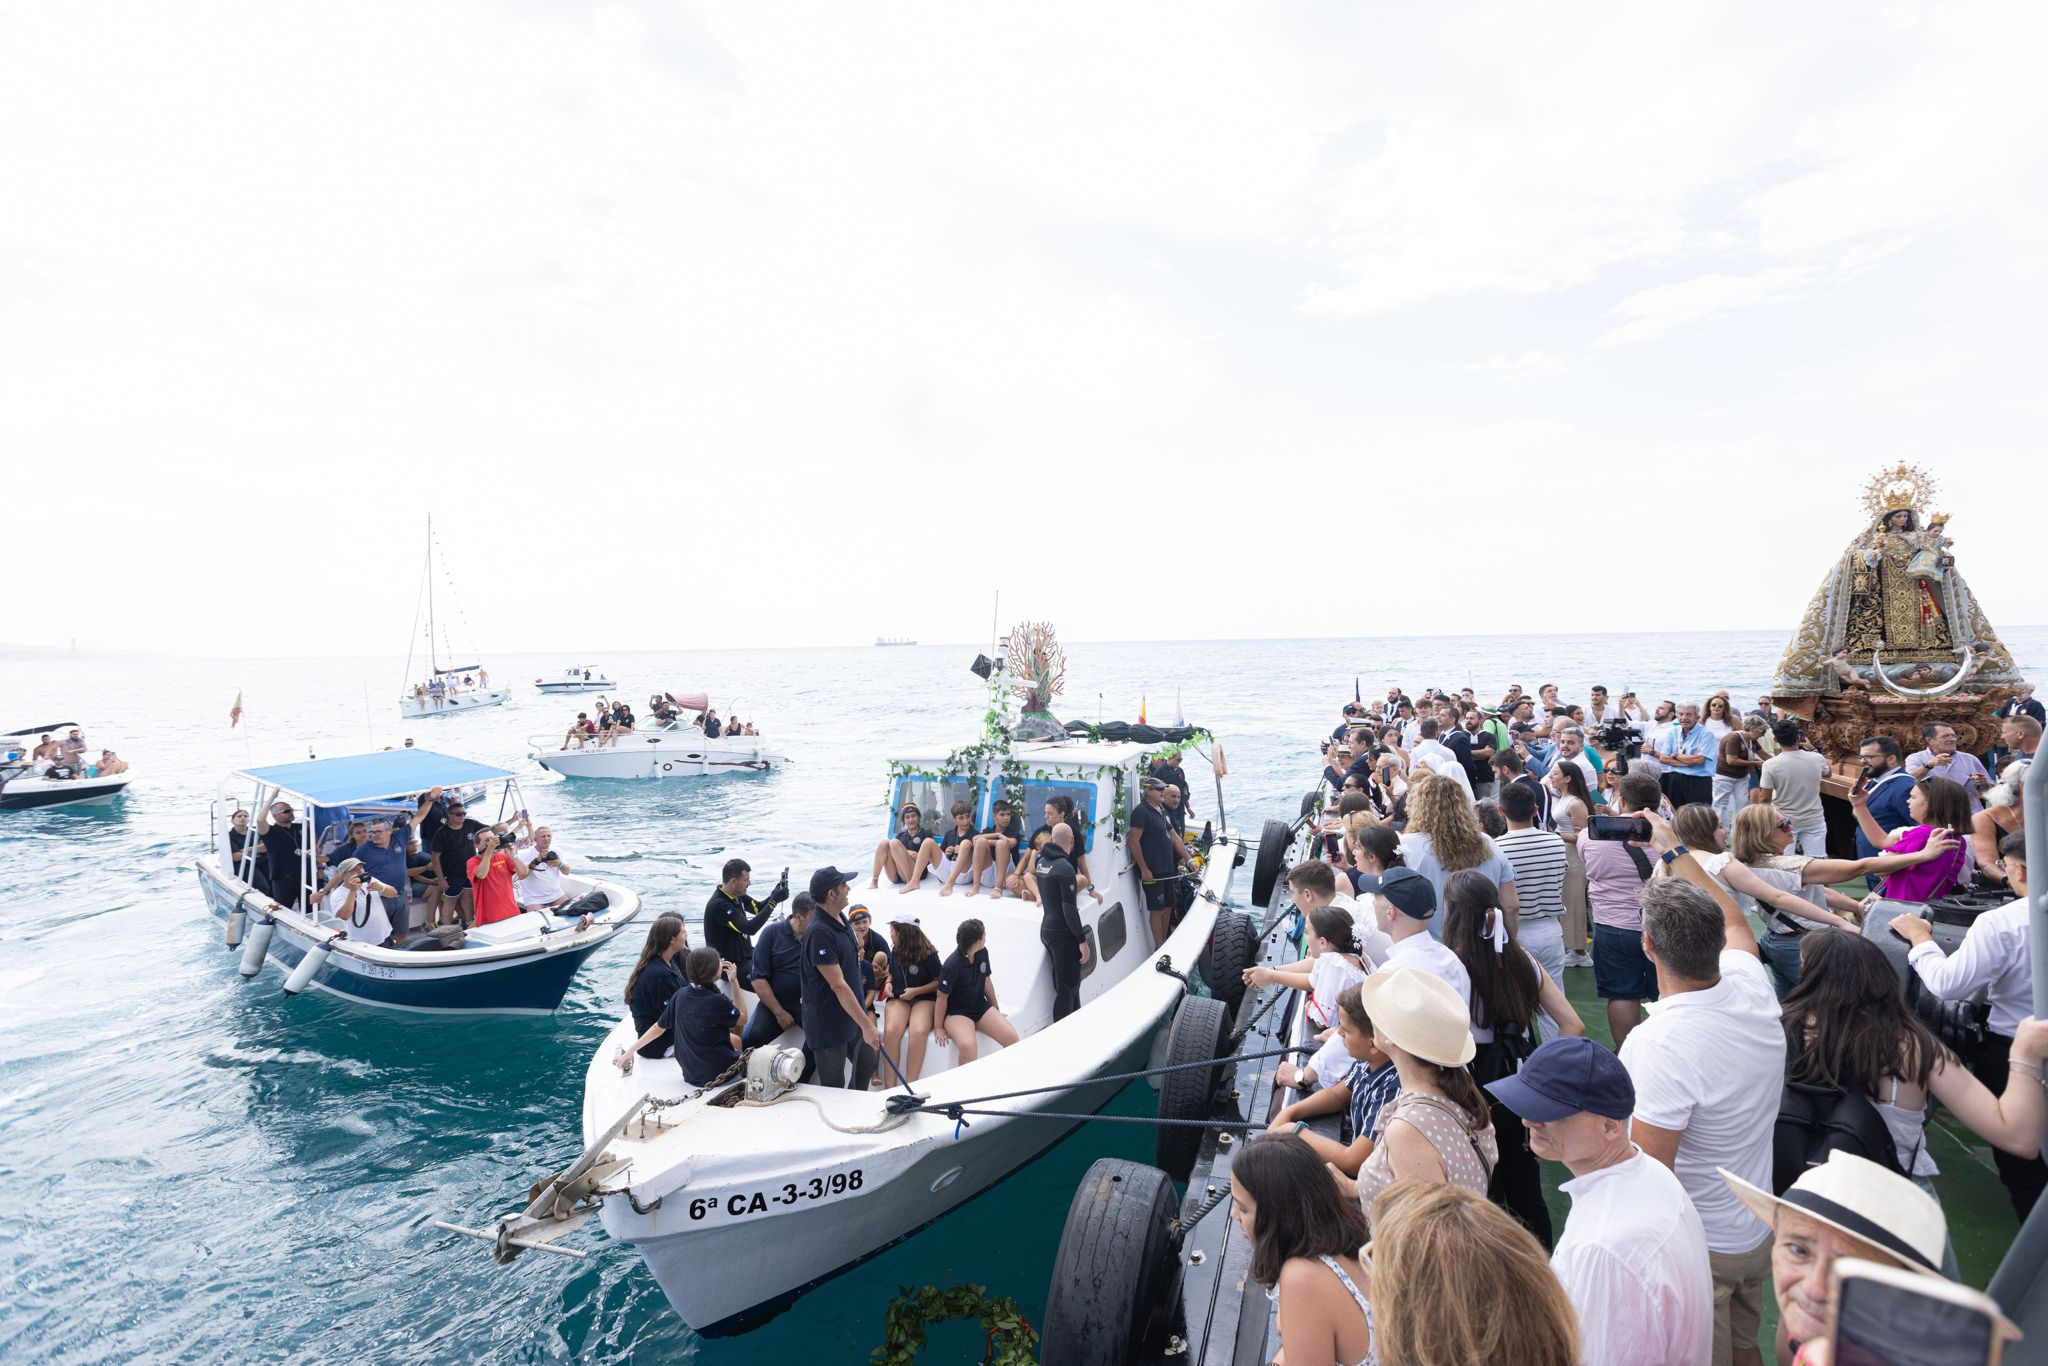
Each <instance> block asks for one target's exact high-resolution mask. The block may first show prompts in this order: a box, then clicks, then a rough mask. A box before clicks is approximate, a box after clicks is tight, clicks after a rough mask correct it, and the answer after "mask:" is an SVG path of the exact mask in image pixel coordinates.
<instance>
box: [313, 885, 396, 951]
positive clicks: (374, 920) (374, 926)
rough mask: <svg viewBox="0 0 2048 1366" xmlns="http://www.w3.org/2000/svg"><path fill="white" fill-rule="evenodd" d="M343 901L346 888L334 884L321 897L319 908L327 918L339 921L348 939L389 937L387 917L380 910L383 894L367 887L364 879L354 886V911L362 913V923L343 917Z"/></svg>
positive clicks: (365, 941)
mask: <svg viewBox="0 0 2048 1366" xmlns="http://www.w3.org/2000/svg"><path fill="white" fill-rule="evenodd" d="M347 905H348V888H346V887H336V888H335V889H334V890H333V891H331V892H329V893H328V894H327V896H326V897H325V899H323V900H322V901H321V903H320V909H321V911H322V912H324V913H325V915H326V917H327V918H328V919H330V920H340V921H341V928H342V929H344V930H347V931H348V938H349V942H350V943H352V944H381V943H383V942H384V941H385V940H387V939H389V938H390V937H391V917H390V916H388V915H386V914H384V898H383V897H381V896H379V895H378V894H377V893H375V892H373V891H371V890H370V887H369V884H368V883H364V884H363V885H362V886H361V887H359V888H357V889H356V906H355V912H354V914H355V915H357V916H365V919H364V921H363V923H362V924H360V925H358V924H356V923H355V920H354V919H353V918H352V917H351V918H344V917H345V916H347V913H346V912H345V911H344V910H343V909H342V908H343V907H345V906H347Z"/></svg>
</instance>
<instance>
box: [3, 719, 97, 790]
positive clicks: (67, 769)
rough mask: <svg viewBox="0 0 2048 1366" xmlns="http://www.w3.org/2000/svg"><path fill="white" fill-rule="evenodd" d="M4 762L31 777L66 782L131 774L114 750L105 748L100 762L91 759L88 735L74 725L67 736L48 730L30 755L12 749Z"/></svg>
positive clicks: (33, 747) (30, 751)
mask: <svg viewBox="0 0 2048 1366" xmlns="http://www.w3.org/2000/svg"><path fill="white" fill-rule="evenodd" d="M0 763H5V764H7V765H8V766H10V770H11V768H12V767H13V766H15V765H19V766H20V767H21V768H22V769H24V770H26V771H27V773H28V774H29V776H30V777H34V778H49V779H51V780H53V781H57V782H64V781H69V780H72V779H79V778H111V777H113V776H114V775H115V774H117V773H126V772H127V771H128V761H127V760H126V759H123V758H122V757H121V756H120V755H118V754H116V753H114V751H112V750H111V749H102V750H101V751H100V753H99V758H98V759H93V758H92V757H90V751H89V750H88V749H87V747H86V743H85V734H84V732H82V731H81V730H79V728H78V727H76V726H73V727H72V728H71V729H70V730H68V731H66V732H65V733H64V734H63V735H58V734H57V733H56V732H54V731H45V732H44V733H43V734H42V735H41V736H39V737H38V738H37V740H36V743H35V744H34V745H32V746H30V747H29V748H28V749H27V751H26V752H24V751H22V750H19V749H12V748H10V749H9V750H7V752H6V753H5V754H4V755H0Z"/></svg>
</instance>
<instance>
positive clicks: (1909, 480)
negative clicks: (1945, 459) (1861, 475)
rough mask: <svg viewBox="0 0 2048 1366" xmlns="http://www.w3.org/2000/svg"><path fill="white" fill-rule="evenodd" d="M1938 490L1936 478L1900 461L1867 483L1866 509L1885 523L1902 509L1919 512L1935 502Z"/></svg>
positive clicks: (1872, 477)
mask: <svg viewBox="0 0 2048 1366" xmlns="http://www.w3.org/2000/svg"><path fill="white" fill-rule="evenodd" d="M1935 488H1936V484H1935V479H1934V476H1933V475H1931V474H1929V473H1928V472H1927V471H1926V470H1923V469H1921V468H1920V467H1919V466H1918V465H1908V464H1906V463H1905V462H1904V461H1900V462H1899V463H1898V464H1896V465H1894V466H1892V467H1891V468H1890V469H1888V470H1879V471H1878V472H1877V473H1876V474H1873V475H1871V476H1870V478H1869V479H1867V480H1866V481H1864V484H1863V506H1864V507H1866V508H1868V509H1870V515H1871V516H1872V517H1874V518H1877V519H1879V520H1882V519H1883V518H1885V517H1887V516H1889V515H1890V514H1892V513H1894V512H1898V511H1900V510H1902V509H1911V510H1913V511H1918V510H1919V509H1920V508H1922V507H1924V506H1926V504H1927V503H1928V502H1929V501H1930V500H1932V499H1933V497H1934V490H1935Z"/></svg>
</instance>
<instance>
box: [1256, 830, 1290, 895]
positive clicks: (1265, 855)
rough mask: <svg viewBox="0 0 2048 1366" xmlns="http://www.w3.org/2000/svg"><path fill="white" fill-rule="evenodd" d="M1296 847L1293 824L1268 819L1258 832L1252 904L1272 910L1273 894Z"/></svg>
mask: <svg viewBox="0 0 2048 1366" xmlns="http://www.w3.org/2000/svg"><path fill="white" fill-rule="evenodd" d="M1293 848H1294V827H1293V826H1291V825H1289V824H1288V823H1287V822H1286V821H1267V822H1266V824H1265V826H1264V828H1262V829H1261V830H1260V831H1259V853H1258V857H1257V858H1255V859H1253V860H1252V904H1253V905H1254V906H1257V907H1259V908H1260V909H1261V910H1271V909H1272V906H1273V893H1274V891H1275V890H1277V889H1278V888H1279V886H1280V879H1281V878H1282V877H1283V876H1285V875H1286V872H1287V855H1288V853H1289V852H1290V851H1291V850H1292V849H1293Z"/></svg>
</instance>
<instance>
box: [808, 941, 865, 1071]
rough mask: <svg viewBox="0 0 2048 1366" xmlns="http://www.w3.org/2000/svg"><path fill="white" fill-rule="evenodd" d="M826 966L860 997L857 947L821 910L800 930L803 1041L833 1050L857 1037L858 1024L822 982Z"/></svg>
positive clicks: (858, 952)
mask: <svg viewBox="0 0 2048 1366" xmlns="http://www.w3.org/2000/svg"><path fill="white" fill-rule="evenodd" d="M826 967H837V968H838V969H839V972H840V975H841V976H842V977H844V978H845V979H846V985H847V987H848V988H849V989H850V990H851V991H852V992H853V993H854V995H856V996H858V995H859V994H860V986H861V975H860V945H859V943H858V942H857V941H856V940H855V939H854V937H853V931H852V930H851V929H850V928H848V927H847V926H846V924H845V923H844V922H842V921H838V920H834V919H833V918H832V917H831V916H830V915H827V914H826V913H825V912H824V911H822V910H821V911H819V912H818V913H817V914H816V915H813V916H812V917H811V924H810V928H808V929H806V930H805V931H804V975H803V998H804V1042H806V1043H808V1044H809V1045H810V1046H811V1047H812V1048H834V1047H837V1046H838V1045H840V1044H844V1043H852V1042H853V1041H854V1040H856V1039H858V1038H860V1023H859V1021H857V1020H855V1019H854V1018H853V1017H852V1016H851V1015H848V1014H847V1013H846V1007H845V1006H843V1005H841V1004H840V1003H839V996H838V994H837V993H836V992H834V991H833V990H832V988H831V987H830V986H829V985H827V984H826V982H825V974H824V972H823V971H821V969H823V968H826Z"/></svg>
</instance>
